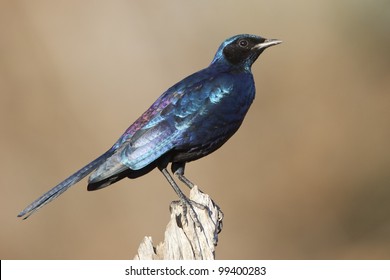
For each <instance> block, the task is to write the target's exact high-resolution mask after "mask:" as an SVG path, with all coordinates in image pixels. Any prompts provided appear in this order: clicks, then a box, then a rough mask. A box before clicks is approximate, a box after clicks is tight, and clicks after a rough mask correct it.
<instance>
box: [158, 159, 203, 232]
mask: <svg viewBox="0 0 390 280" xmlns="http://www.w3.org/2000/svg"><path fill="white" fill-rule="evenodd" d="M159 169H160V171H161V173H162V174H163V175H164V176H165V178H166V179H167V181H168V182H169V184H170V185H171V186H172V188H173V189H174V191H175V192H176V194H177V195H178V196H179V198H180V201H181V203H182V207H183V213H184V217H183V218H184V221H185V223H188V219H187V211H188V209H189V211H190V215H192V216H193V218H194V221H195V223H196V225H197V226H198V227H200V228H201V229H203V227H202V225H201V223H200V221H199V219H198V216H197V215H196V212H195V210H194V207H193V205H195V206H198V205H197V204H198V203H195V202H194V201H191V200H190V199H188V197H186V196H185V194H184V193H183V192H182V191H181V189H180V188H179V186H178V185H177V184H176V182H175V180H174V179H173V178H172V176H171V174H169V172H168V170H167V168H166V167H163V168H159ZM203 208H204V207H203Z"/></svg>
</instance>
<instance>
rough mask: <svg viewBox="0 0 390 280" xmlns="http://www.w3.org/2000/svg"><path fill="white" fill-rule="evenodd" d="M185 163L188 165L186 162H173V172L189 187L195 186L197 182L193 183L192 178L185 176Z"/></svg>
mask: <svg viewBox="0 0 390 280" xmlns="http://www.w3.org/2000/svg"><path fill="white" fill-rule="evenodd" d="M185 165H186V164H185V163H178V162H174V163H172V166H171V169H172V173H173V174H175V175H176V176H177V178H179V180H180V181H182V182H183V183H184V184H185V185H186V186H187V187H189V188H190V189H192V188H193V187H194V186H195V184H194V183H192V182H191V181H190V180H188V179H187V177H186V176H184V169H185Z"/></svg>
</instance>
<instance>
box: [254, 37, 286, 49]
mask: <svg viewBox="0 0 390 280" xmlns="http://www.w3.org/2000/svg"><path fill="white" fill-rule="evenodd" d="M280 43H282V41H280V40H278V39H266V40H265V41H264V42H263V43H260V44H257V45H255V46H254V47H253V48H252V49H258V50H264V49H266V48H268V47H271V46H274V45H278V44H280Z"/></svg>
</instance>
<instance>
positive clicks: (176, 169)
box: [171, 162, 224, 233]
mask: <svg viewBox="0 0 390 280" xmlns="http://www.w3.org/2000/svg"><path fill="white" fill-rule="evenodd" d="M185 165H186V164H185V162H184V163H179V162H173V163H172V165H171V170H172V173H173V174H175V175H176V176H177V178H179V180H180V181H182V182H183V183H184V184H185V185H186V186H187V187H189V188H190V189H192V188H193V187H194V186H195V184H194V183H192V182H191V181H190V180H189V179H188V178H187V177H186V176H184V169H185ZM192 202H193V203H195V205H196V206H197V207H198V208H201V209H206V208H207V210H208V211H209V212H210V210H209V209H208V207H206V206H205V205H202V204H199V203H196V202H195V201H192ZM215 205H216V204H215ZM216 206H217V208H218V212H219V213H218V215H219V217H220V219H219V220H220V221H222V219H223V216H224V214H223V212H222V210H221V209H220V208H219V206H218V205H216ZM220 226H221V228H220V229H219V231H218V233H219V232H220V231H221V230H222V223H221V224H220Z"/></svg>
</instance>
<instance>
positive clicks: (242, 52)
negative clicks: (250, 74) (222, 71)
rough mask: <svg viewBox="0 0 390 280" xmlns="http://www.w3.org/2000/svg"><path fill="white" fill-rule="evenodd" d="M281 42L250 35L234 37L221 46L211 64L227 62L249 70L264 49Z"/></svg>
mask: <svg viewBox="0 0 390 280" xmlns="http://www.w3.org/2000/svg"><path fill="white" fill-rule="evenodd" d="M281 42H282V41H280V40H277V39H265V38H262V37H260V36H256V35H250V34H241V35H236V36H233V37H231V38H229V39H227V40H225V41H224V42H223V43H222V44H221V46H220V47H219V49H218V51H217V53H216V54H215V57H214V59H213V61H212V62H211V64H215V63H226V62H227V63H229V64H231V65H235V66H241V67H244V68H246V69H248V70H249V69H250V67H251V66H252V64H253V63H254V62H255V61H256V59H257V58H258V57H259V55H260V54H261V53H262V52H263V51H264V50H265V49H266V48H268V47H271V46H274V45H277V44H280V43H281Z"/></svg>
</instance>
